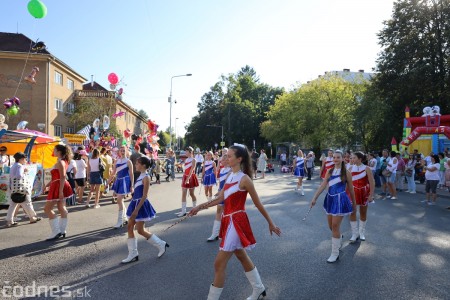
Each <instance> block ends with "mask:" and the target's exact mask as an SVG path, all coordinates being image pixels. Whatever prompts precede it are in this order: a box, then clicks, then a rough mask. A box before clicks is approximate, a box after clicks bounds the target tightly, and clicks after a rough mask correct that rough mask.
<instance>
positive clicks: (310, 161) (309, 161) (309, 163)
mask: <svg viewBox="0 0 450 300" xmlns="http://www.w3.org/2000/svg"><path fill="white" fill-rule="evenodd" d="M313 169H314V153H313V152H312V151H310V152H309V153H308V155H307V156H306V172H307V173H308V178H306V180H311V176H312V171H313Z"/></svg>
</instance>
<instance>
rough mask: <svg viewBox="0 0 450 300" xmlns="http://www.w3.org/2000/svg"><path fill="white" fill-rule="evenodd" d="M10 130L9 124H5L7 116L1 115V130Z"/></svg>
mask: <svg viewBox="0 0 450 300" xmlns="http://www.w3.org/2000/svg"><path fill="white" fill-rule="evenodd" d="M1 129H8V124H5V116H4V115H2V114H0V130H1Z"/></svg>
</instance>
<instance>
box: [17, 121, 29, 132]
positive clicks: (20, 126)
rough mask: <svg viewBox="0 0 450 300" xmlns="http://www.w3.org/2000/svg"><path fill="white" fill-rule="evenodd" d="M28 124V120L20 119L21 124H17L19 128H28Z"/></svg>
mask: <svg viewBox="0 0 450 300" xmlns="http://www.w3.org/2000/svg"><path fill="white" fill-rule="evenodd" d="M27 125H28V122H27V121H20V122H19V124H17V130H22V129H26V128H27Z"/></svg>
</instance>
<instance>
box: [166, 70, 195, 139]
mask: <svg viewBox="0 0 450 300" xmlns="http://www.w3.org/2000/svg"><path fill="white" fill-rule="evenodd" d="M184 76H192V74H184V75H175V76H172V77H171V78H170V96H169V103H170V116H169V118H170V119H169V120H170V122H169V134H170V142H169V148H171V147H172V102H173V101H172V80H173V79H174V78H175V77H184Z"/></svg>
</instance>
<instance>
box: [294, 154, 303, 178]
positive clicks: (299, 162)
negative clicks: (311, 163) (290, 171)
mask: <svg viewBox="0 0 450 300" xmlns="http://www.w3.org/2000/svg"><path fill="white" fill-rule="evenodd" d="M295 163H296V166H295V170H294V176H295V177H305V160H304V159H303V157H297V158H296V159H295Z"/></svg>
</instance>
